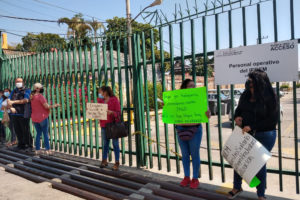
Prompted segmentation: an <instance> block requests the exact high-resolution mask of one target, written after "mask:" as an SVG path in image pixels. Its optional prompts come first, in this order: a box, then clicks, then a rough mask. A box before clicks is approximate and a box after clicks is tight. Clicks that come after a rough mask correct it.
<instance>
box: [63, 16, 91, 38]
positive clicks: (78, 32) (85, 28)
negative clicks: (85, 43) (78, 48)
mask: <svg viewBox="0 0 300 200" xmlns="http://www.w3.org/2000/svg"><path fill="white" fill-rule="evenodd" d="M61 24H67V25H68V32H67V35H68V37H71V38H73V39H85V38H86V37H87V34H88V32H89V31H91V30H92V28H91V27H90V26H89V25H88V24H87V22H86V21H85V20H84V19H83V15H82V14H81V13H79V14H76V15H74V17H72V18H67V17H63V18H60V19H59V20H58V25H61Z"/></svg>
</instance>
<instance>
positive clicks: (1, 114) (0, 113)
mask: <svg viewBox="0 0 300 200" xmlns="http://www.w3.org/2000/svg"><path fill="white" fill-rule="evenodd" d="M2 118H3V112H2V111H0V121H1V120H2Z"/></svg>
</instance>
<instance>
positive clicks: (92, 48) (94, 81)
mask: <svg viewBox="0 0 300 200" xmlns="http://www.w3.org/2000/svg"><path fill="white" fill-rule="evenodd" d="M90 57H91V65H92V90H93V96H92V97H93V102H94V103H96V102H97V93H98V91H97V84H96V77H95V62H94V46H93V45H91V46H90ZM89 87H90V86H89ZM91 99H92V98H91V97H90V100H91ZM90 121H91V122H90V124H93V121H92V120H90ZM94 123H95V126H94V127H95V135H96V134H97V133H98V120H96V119H95V120H94ZM90 127H92V126H91V125H90ZM94 138H95V140H97V138H96V137H94V135H93V130H92V128H91V130H90V151H91V158H92V157H94V142H93V140H94Z"/></svg>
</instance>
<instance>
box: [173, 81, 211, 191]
mask: <svg viewBox="0 0 300 200" xmlns="http://www.w3.org/2000/svg"><path fill="white" fill-rule="evenodd" d="M188 88H195V84H194V81H192V80H191V79H186V80H184V81H183V83H182V85H181V87H180V89H188ZM205 114H206V116H207V117H208V118H210V111H207V112H206V113H205ZM176 131H177V136H178V142H179V146H180V149H181V154H182V165H183V169H184V176H185V177H184V179H183V180H182V181H181V183H180V185H181V186H182V187H187V186H188V185H190V188H192V189H196V188H198V186H199V180H198V177H199V169H200V144H201V139H202V125H201V124H177V125H176ZM190 156H191V157H192V165H193V178H192V180H191V179H190Z"/></svg>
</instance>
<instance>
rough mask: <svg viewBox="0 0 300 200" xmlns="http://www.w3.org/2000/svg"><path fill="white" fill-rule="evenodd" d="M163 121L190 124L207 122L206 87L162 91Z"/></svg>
mask: <svg viewBox="0 0 300 200" xmlns="http://www.w3.org/2000/svg"><path fill="white" fill-rule="evenodd" d="M163 100H164V108H163V122H164V123H166V124H190V123H202V122H208V118H207V116H206V115H205V112H206V111H207V95H206V87H200V88H191V89H182V90H173V91H168V92H164V93H163Z"/></svg>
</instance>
